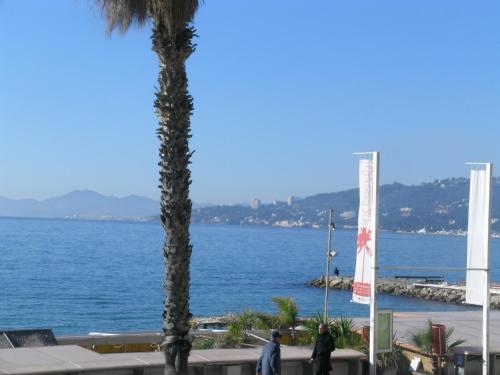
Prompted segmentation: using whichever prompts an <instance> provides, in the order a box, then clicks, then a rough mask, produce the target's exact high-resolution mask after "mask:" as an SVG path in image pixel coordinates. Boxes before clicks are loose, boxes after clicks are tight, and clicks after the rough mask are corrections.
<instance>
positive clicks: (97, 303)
mask: <svg viewBox="0 0 500 375" xmlns="http://www.w3.org/2000/svg"><path fill="white" fill-rule="evenodd" d="M163 236H164V235H163V230H162V228H161V226H160V225H159V224H158V223H147V224H145V223H121V222H97V221H69V220H39V219H6V218H2V219H0V287H1V289H0V329H16V328H37V327H38V328H42V327H48V328H52V329H53V330H54V332H55V333H56V334H76V333H88V332H94V331H107V332H109V331H114V332H115V331H116V332H120V331H141V330H160V329H161V314H162V309H163V305H162V304H163V288H162V282H163V272H164V271H163V269H164V266H163V256H162V243H163ZM355 238H356V233H355V231H348V230H339V231H336V232H335V233H334V240H333V244H334V246H333V247H334V249H335V250H336V251H337V252H338V253H339V255H338V256H337V257H336V258H334V261H333V266H335V265H336V266H337V267H338V268H339V269H340V272H341V274H344V275H352V274H353V270H354V254H355V250H354V249H355ZM192 243H193V245H194V249H193V255H192V260H191V269H192V271H191V311H192V313H193V315H195V316H211V315H222V314H224V313H227V312H237V311H241V310H245V309H254V310H261V311H268V312H275V307H274V305H273V303H272V302H271V299H272V297H275V296H283V297H288V296H293V297H295V298H296V299H297V302H298V305H299V308H300V313H301V315H304V316H306V315H312V314H314V313H315V312H317V311H322V306H323V291H322V290H320V289H317V288H312V287H308V286H307V285H305V284H306V282H307V281H308V280H310V279H313V278H316V277H318V276H320V275H321V274H323V273H324V268H325V260H324V258H325V257H324V254H325V252H326V244H327V233H326V230H313V229H281V228H268V227H239V226H214V225H193V227H192ZM499 250H500V241H498V240H494V241H493V242H492V264H493V267H492V280H493V281H499V280H500V261H499V259H498V257H497V253H498V251H499ZM465 261H466V239H465V238H462V237H440V236H419V235H407V234H395V233H382V234H381V235H380V250H379V265H380V267H381V268H382V269H381V271H380V273H381V275H382V276H383V275H394V274H405V275H408V274H411V271H408V270H405V271H401V270H400V271H389V270H385V271H384V270H383V268H384V267H388V266H395V265H399V266H422V267H423V266H433V267H465ZM333 266H332V267H333ZM422 273H425V274H442V275H444V276H445V277H446V278H447V280H450V281H455V280H462V279H464V278H465V271H463V272H454V273H444V272H436V271H432V272H430V271H427V272H423V271H415V272H414V273H413V274H422ZM350 298H351V294H350V293H348V292H342V291H333V292H332V293H331V298H330V299H331V304H330V311H332V313H333V314H334V315H347V316H367V315H368V314H369V312H368V306H364V305H359V304H353V303H350V302H349V301H350ZM378 301H379V307H381V308H393V309H395V310H397V311H443V310H464V309H465V307H462V306H455V305H447V304H443V303H437V302H428V301H419V300H413V299H409V298H405V297H391V296H380V297H379V298H378ZM468 309H470V307H468Z"/></svg>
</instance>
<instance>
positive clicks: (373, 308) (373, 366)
mask: <svg viewBox="0 0 500 375" xmlns="http://www.w3.org/2000/svg"><path fill="white" fill-rule="evenodd" d="M373 170H374V173H373V176H374V179H373V190H372V194H373V202H374V205H373V209H374V212H373V215H374V236H373V256H372V257H371V273H370V278H371V280H370V358H369V360H370V375H376V374H377V300H376V295H377V268H378V267H377V245H378V244H377V240H378V238H377V237H378V205H379V203H378V198H379V196H378V195H379V194H378V183H379V182H378V180H379V152H374V153H373Z"/></svg>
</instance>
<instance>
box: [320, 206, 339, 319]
mask: <svg viewBox="0 0 500 375" xmlns="http://www.w3.org/2000/svg"><path fill="white" fill-rule="evenodd" d="M332 219H333V210H332V209H330V216H329V220H328V223H329V224H328V249H327V251H326V276H325V306H324V314H323V319H324V322H325V324H328V286H329V285H328V284H329V283H330V261H331V260H332V258H333V257H334V256H336V255H337V252H336V251H334V250H332V232H333V231H334V230H335V224H334V223H333V220H332Z"/></svg>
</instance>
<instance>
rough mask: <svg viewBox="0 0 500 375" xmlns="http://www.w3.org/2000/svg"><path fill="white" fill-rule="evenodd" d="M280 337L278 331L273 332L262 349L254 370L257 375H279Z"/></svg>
mask: <svg viewBox="0 0 500 375" xmlns="http://www.w3.org/2000/svg"><path fill="white" fill-rule="evenodd" d="M280 337H281V334H280V333H279V332H278V331H273V333H272V334H271V341H269V342H268V343H267V344H266V345H264V347H263V348H262V354H261V355H260V358H259V362H257V368H256V370H255V371H256V374H257V375H281V349H280V341H279V338H280Z"/></svg>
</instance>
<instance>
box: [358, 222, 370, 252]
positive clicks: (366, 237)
mask: <svg viewBox="0 0 500 375" xmlns="http://www.w3.org/2000/svg"><path fill="white" fill-rule="evenodd" d="M371 239H372V231H371V230H366V228H361V230H360V231H359V233H358V253H360V252H362V251H363V250H365V251H366V253H367V254H368V255H369V256H372V251H371V249H370V247H369V246H368V241H370V240H371Z"/></svg>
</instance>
